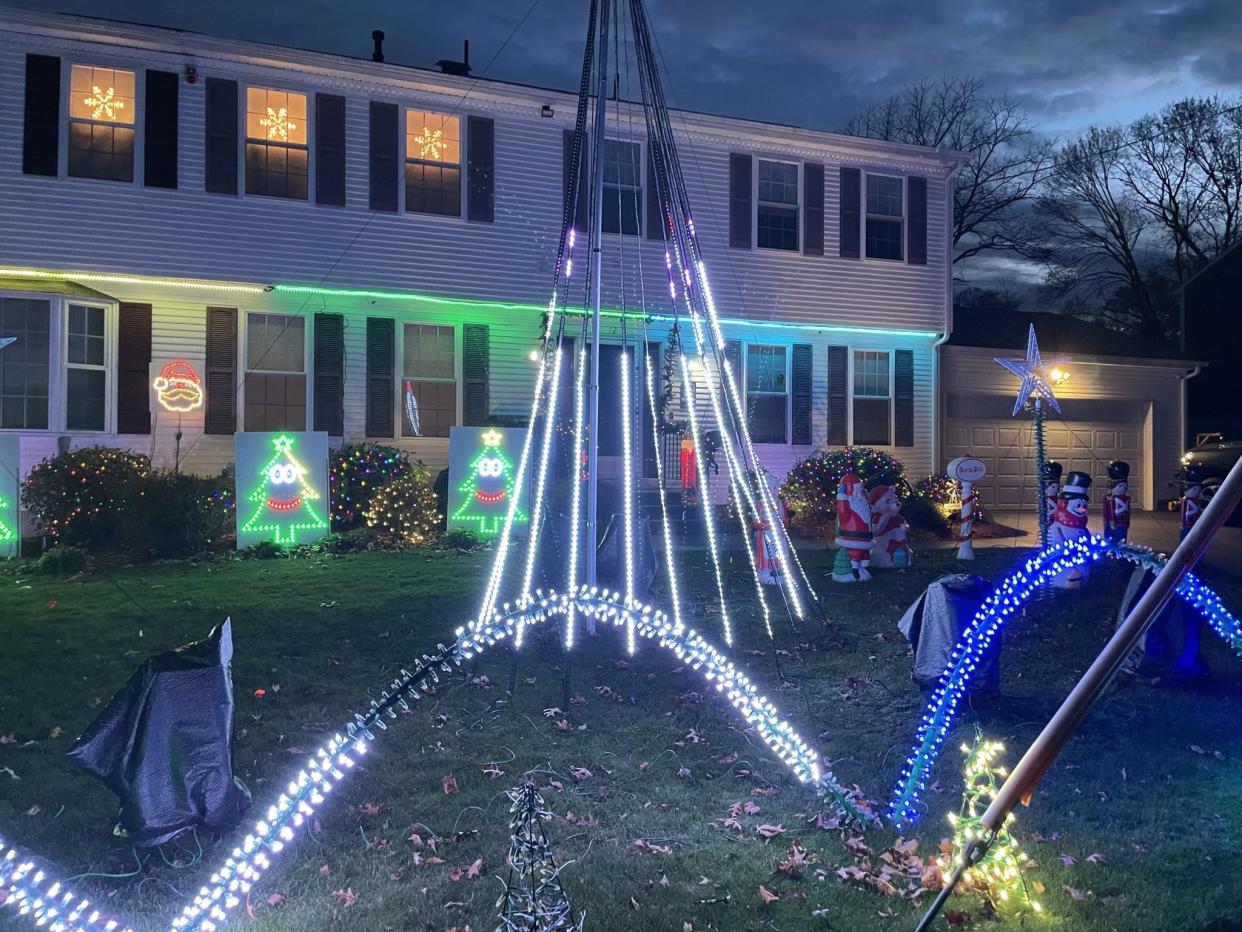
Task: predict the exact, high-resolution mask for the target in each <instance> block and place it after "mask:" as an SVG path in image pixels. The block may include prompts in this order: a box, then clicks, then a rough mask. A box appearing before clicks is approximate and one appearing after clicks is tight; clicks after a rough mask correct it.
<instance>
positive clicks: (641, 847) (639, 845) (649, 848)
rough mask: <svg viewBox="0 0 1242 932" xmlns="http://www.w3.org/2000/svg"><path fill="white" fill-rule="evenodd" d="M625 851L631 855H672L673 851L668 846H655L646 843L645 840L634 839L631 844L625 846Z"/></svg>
mask: <svg viewBox="0 0 1242 932" xmlns="http://www.w3.org/2000/svg"><path fill="white" fill-rule="evenodd" d="M625 850H626V851H628V852H630V853H631V854H636V853H638V852H642V853H644V854H672V853H673V849H672V847H671V846H669V845H657V844H653V843H652V842H649V841H647V839H645V838H635V839H634V840H633V841H632V842H630V843H629V844H628V845H626V846H625Z"/></svg>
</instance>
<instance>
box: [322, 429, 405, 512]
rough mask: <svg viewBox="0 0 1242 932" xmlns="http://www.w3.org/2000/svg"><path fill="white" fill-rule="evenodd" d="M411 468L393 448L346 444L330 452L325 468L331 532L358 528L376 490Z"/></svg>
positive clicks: (379, 445) (375, 444) (372, 444)
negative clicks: (330, 512) (330, 506)
mask: <svg viewBox="0 0 1242 932" xmlns="http://www.w3.org/2000/svg"><path fill="white" fill-rule="evenodd" d="M413 468H414V467H413V464H412V463H411V462H410V458H409V457H408V456H406V455H405V454H404V453H402V452H401V451H400V450H398V449H397V448H396V447H386V446H383V445H381V444H378V443H355V444H350V445H349V446H345V447H341V449H340V450H337V451H336V452H335V453H333V454H332V463H331V465H330V466H329V468H328V488H329V490H330V493H331V498H332V514H331V521H332V528H333V530H337V531H348V530H350V529H351V528H356V527H358V526H359V525H361V524H362V522H363V521H364V520H365V516H366V511H367V508H369V507H370V505H371V497H372V496H373V495H374V494H375V492H376V490H377V489H379V488H382V487H383V486H384V485H386V484H387V483H389V482H391V481H392V480H394V479H399V478H401V477H402V476H405V475H407V474H408V473H409V472H410V470H411V469H413Z"/></svg>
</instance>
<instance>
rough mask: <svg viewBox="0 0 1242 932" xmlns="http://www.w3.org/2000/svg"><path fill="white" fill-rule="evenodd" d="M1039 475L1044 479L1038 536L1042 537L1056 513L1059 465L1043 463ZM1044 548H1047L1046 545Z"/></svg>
mask: <svg viewBox="0 0 1242 932" xmlns="http://www.w3.org/2000/svg"><path fill="white" fill-rule="evenodd" d="M1041 474H1042V475H1043V477H1044V486H1043V496H1044V509H1043V513H1042V514H1040V516H1039V520H1040V522H1041V524H1040V527H1041V530H1040V534H1041V536H1042V535H1043V534H1044V533H1045V529H1047V528H1050V527H1052V518H1053V515H1055V514H1056V513H1057V495H1058V494H1059V493H1060V491H1061V464H1060V463H1056V462H1052V461H1049V462H1047V463H1044V468H1043V472H1042V473H1041ZM1044 546H1045V547H1047V546H1048V545H1047V543H1045V544H1044Z"/></svg>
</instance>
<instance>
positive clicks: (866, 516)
mask: <svg viewBox="0 0 1242 932" xmlns="http://www.w3.org/2000/svg"><path fill="white" fill-rule="evenodd" d="M837 546H838V547H840V548H841V549H840V550H838V551H837V557H836V561H835V562H834V563H833V566H832V579H833V581H834V582H842V583H846V582H866V581H867V580H869V579H870V578H871V574H870V573H869V572H867V566H868V564H869V563H870V562H871V559H870V557H871V548H872V547H873V546H875V541H874V539H873V538H872V536H871V502H870V501H869V500H868V499H867V493H866V492H865V491H864V490H863V484H862V480H861V479H859V478H858V477H857V476H856V475H854V473H853V472H847V473H846V474H845V475H844V476H842V477H841V484H840V485H839V486H837Z"/></svg>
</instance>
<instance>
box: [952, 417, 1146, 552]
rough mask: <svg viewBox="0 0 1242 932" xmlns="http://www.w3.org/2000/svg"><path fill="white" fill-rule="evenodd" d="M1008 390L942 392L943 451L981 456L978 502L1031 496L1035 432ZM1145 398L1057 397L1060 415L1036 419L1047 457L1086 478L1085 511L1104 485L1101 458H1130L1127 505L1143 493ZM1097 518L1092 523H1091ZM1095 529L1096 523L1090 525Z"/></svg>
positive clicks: (1009, 503)
mask: <svg viewBox="0 0 1242 932" xmlns="http://www.w3.org/2000/svg"><path fill="white" fill-rule="evenodd" d="M1012 411H1013V398H1012V397H1004V396H1000V395H970V396H966V395H952V394H951V395H949V397H948V403H947V405H946V411H945V436H944V442H945V452H944V455H945V459H946V461H947V460H949V459H952V458H953V457H955V456H962V455H964V454H967V453H969V454H971V455H972V456H977V457H978V458H979V459H981V460H983V462H984V463H985V464H987V468H988V475H987V478H986V479H984V481H983V482H981V483H979V494H980V496H981V497H982V500H983V504H984V505H985V506H989V505H990V506H991V507H993V508H1025V507H1027V506H1028V505H1029V504H1030V503H1031V502H1033V501H1034V500H1035V494H1036V489H1037V487H1038V483H1037V481H1036V479H1037V476H1036V474H1035V436H1034V428H1033V427H1032V424H1031V419H1030V417H1029V416H1027V415H1023V414H1019V415H1018V416H1017V417H1011V416H1010V412H1012ZM1145 413H1146V412H1145V405H1144V404H1142V403H1138V402H1128V401H1112V400H1103V399H1075V398H1069V399H1064V400H1062V401H1061V415H1060V416H1057V415H1056V414H1053V416H1052V417H1050V418H1049V419H1048V420H1047V421H1045V424H1044V438H1045V445H1046V449H1047V457H1048V459H1050V460H1055V461H1056V462H1058V463H1061V464H1062V465H1063V466H1064V467H1065V471H1066V472H1069V471H1070V470H1071V469H1077V470H1080V471H1082V472H1085V473H1087V474H1088V475H1090V476H1091V478H1092V479H1093V480H1094V481H1093V483H1092V486H1091V501H1092V503H1093V504H1092V514H1093V515H1098V514H1099V509H1098V505H1099V503H1100V502H1101V501H1102V500H1103V497H1104V494H1105V493H1106V492H1107V491H1108V485H1107V479H1108V470H1107V467H1108V463H1109V461H1110V460H1115V459H1122V460H1125V461H1126V462H1128V463H1129V464H1130V496H1131V499H1132V501H1133V504H1134V507H1136V508H1137V507H1139V506H1140V505H1141V503H1142V501H1143V496H1144V490H1145V489H1146V488H1147V486H1146V475H1147V468H1148V465H1147V463H1146V462H1144V457H1143V450H1144V443H1143V420H1144V415H1145ZM1098 523H1099V522H1098V519H1097V520H1095V521H1093V522H1092V524H1093V526H1098ZM1097 529H1098V527H1097Z"/></svg>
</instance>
